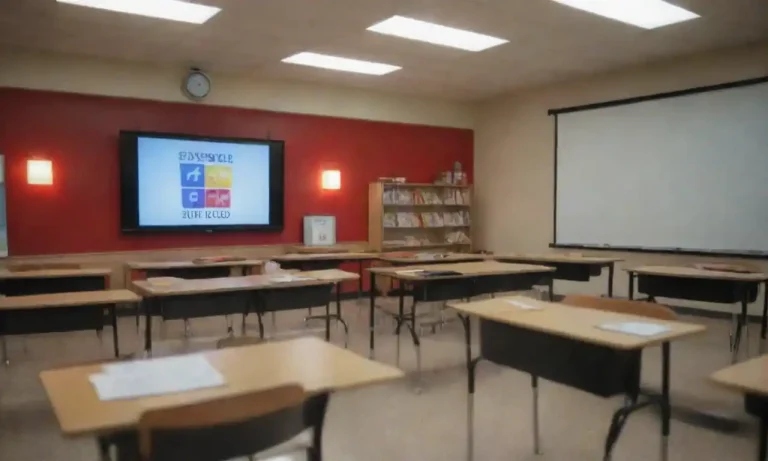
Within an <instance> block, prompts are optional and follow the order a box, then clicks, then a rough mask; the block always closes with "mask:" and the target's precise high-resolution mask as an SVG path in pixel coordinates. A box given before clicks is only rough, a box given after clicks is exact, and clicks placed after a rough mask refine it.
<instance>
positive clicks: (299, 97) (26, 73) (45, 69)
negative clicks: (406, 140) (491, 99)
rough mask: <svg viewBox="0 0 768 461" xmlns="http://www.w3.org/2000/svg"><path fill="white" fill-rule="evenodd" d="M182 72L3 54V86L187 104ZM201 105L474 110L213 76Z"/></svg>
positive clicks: (383, 116) (407, 116) (387, 117)
mask: <svg viewBox="0 0 768 461" xmlns="http://www.w3.org/2000/svg"><path fill="white" fill-rule="evenodd" d="M185 73H186V70H185V69H184V68H178V67H157V66H149V65H141V64H134V63H128V62H123V61H110V60H106V59H96V58H88V57H82V56H74V55H62V54H49V53H36V52H28V51H19V50H10V49H3V48H0V87H14V88H31V89H37V90H54V91H64V92H72V93H83V94H98V95H105V96H120V97H128V98H140V99H153V100H158V101H173V102H187V103H190V104H199V103H192V102H190V101H189V100H188V99H186V98H185V97H184V96H183V95H182V93H181V81H182V78H183V77H184V75H185ZM211 79H212V81H213V87H212V90H211V94H210V96H209V97H208V98H206V100H205V102H204V104H211V105H217V106H231V107H244V108H250V109H264V110H271V111H276V112H291V113H299V114H313V115H330V116H335V117H344V118H356V119H364V120H376V121H385V122H398V123H413V124H421V125H433V126H445V127H454V128H471V127H472V125H473V121H474V111H473V108H474V107H473V106H472V105H470V104H466V103H459V102H452V101H442V100H437V99H429V98H418V97H412V96H401V95H393V94H387V93H378V92H375V91H366V90H360V89H350V88H340V87H334V86H327V85H315V84H306V83H292V82H277V81H265V80H258V79H256V78H247V77H235V76H230V75H218V74H215V73H212V74H211Z"/></svg>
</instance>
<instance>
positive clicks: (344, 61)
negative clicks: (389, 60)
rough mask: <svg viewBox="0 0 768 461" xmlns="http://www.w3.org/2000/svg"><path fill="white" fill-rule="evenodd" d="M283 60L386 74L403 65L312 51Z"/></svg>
mask: <svg viewBox="0 0 768 461" xmlns="http://www.w3.org/2000/svg"><path fill="white" fill-rule="evenodd" d="M283 62H287V63H289V64H299V65H302V66H311V67H319V68H321V69H330V70H340V71H343V72H356V73H358V74H368V75H385V74H388V73H390V72H394V71H396V70H400V69H401V67H398V66H393V65H390V64H382V63H379V62H371V61H361V60H359V59H350V58H342V57H339V56H331V55H328V54H319V53H310V52H303V53H298V54H294V55H293V56H289V57H287V58H285V59H283Z"/></svg>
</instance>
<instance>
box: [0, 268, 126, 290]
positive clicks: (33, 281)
mask: <svg viewBox="0 0 768 461" xmlns="http://www.w3.org/2000/svg"><path fill="white" fill-rule="evenodd" d="M110 275H112V270H111V269H104V268H83V269H43V270H30V271H9V270H8V269H0V293H2V294H4V295H6V296H22V295H36V294H45V293H68V292H73V291H94V290H104V289H106V288H107V285H108V282H107V280H108V279H109V276H110Z"/></svg>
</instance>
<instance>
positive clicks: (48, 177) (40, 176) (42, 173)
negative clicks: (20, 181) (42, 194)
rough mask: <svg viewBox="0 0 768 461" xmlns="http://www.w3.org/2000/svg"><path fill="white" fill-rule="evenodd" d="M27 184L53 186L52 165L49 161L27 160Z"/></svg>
mask: <svg viewBox="0 0 768 461" xmlns="http://www.w3.org/2000/svg"><path fill="white" fill-rule="evenodd" d="M27 184H34V185H40V186H50V185H52V184H53V164H52V163H51V161H50V160H27Z"/></svg>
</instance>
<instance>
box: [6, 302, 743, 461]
mask: <svg viewBox="0 0 768 461" xmlns="http://www.w3.org/2000/svg"><path fill="white" fill-rule="evenodd" d="M344 312H345V318H346V319H347V320H348V321H349V323H350V329H351V337H350V348H351V349H352V350H354V351H356V352H358V353H360V354H362V355H364V356H367V353H368V350H367V348H368V336H367V308H361V307H358V305H356V304H355V303H353V302H348V303H346V304H345V307H344ZM303 314H304V313H303V312H294V313H281V314H278V316H277V327H278V330H280V331H285V330H289V329H293V328H298V327H301V326H302V318H303ZM689 320H692V321H697V322H700V323H704V324H706V325H707V326H708V327H709V331H708V332H707V333H706V334H705V335H702V336H699V337H696V338H691V339H689V340H687V341H684V342H682V343H679V344H676V345H674V346H673V348H672V359H673V362H672V389H673V393H674V397H675V398H676V399H677V400H676V401H677V402H682V401H695V402H699V403H702V402H703V403H704V404H705V405H706V406H707V407H708V408H711V409H715V410H717V411H719V412H721V413H726V414H731V415H733V416H735V417H737V418H740V419H742V420H743V421H744V422H745V430H744V431H742V432H740V433H738V434H730V435H729V434H723V433H717V432H713V431H710V430H705V429H701V428H697V427H693V426H689V425H686V424H684V423H682V422H677V421H673V425H672V438H671V442H670V447H671V452H670V454H671V456H670V461H675V460H680V461H682V460H686V461H687V460H692V461H693V460H696V461H710V460H711V461H726V460H751V459H754V458H755V444H756V438H755V437H756V435H755V427H756V424H755V423H754V422H753V421H752V420H750V419H749V418H748V417H747V416H746V415H744V414H743V412H742V405H741V400H740V399H739V397H738V396H735V395H731V394H729V393H727V392H724V391H722V390H720V389H718V388H715V387H713V386H712V385H710V384H709V383H708V382H707V376H708V375H709V374H710V373H711V372H712V371H714V370H716V369H718V368H721V367H723V366H725V365H727V364H728V361H729V356H728V334H727V330H728V325H727V322H725V321H717V320H707V319H701V318H690V319H689ZM249 326H250V329H251V331H252V332H255V331H257V330H256V328H255V325H251V324H250V323H249ZM267 327H268V330H269V329H271V324H270V321H269V317H267ZM390 327H391V325H390V324H389V323H388V322H382V323H381V324H380V327H379V334H378V335H377V337H376V339H377V354H376V358H377V359H378V360H381V361H383V362H387V363H395V349H396V348H395V339H394V336H393V335H392V334H391V328H390ZM167 330H168V331H167V338H180V337H181V334H182V330H183V329H182V325H181V322H173V323H171V324H170V325H169V326H168V329H167ZM155 331H158V330H157V329H155ZM192 331H193V334H194V338H195V339H194V341H192V342H190V343H189V344H187V345H186V346H185V345H183V344H182V343H180V342H178V341H176V342H168V341H166V342H164V343H162V344H159V345H158V346H157V349H156V350H158V351H163V352H164V353H169V352H172V351H174V350H182V348H184V347H186V348H188V349H204V348H210V347H211V346H212V341H210V340H202V339H201V338H205V337H214V336H216V335H222V334H223V333H224V331H225V321H224V319H223V318H220V319H208V320H197V321H193V322H192ZM334 334H335V340H336V342H337V343H341V342H342V341H341V330H340V329H339V330H335V331H334ZM756 336H757V328H756V327H754V326H753V338H752V340H753V341H752V343H753V344H752V347H751V350H752V352H753V353H754V352H755V351H756V350H757V346H756V339H757V338H756ZM110 339H111V334H110V333H109V331H107V332H105V335H104V341H103V343H102V342H100V341H99V340H98V338H97V337H96V335H95V334H94V333H88V332H85V333H67V334H51V335H38V336H30V337H27V338H25V339H22V338H11V339H10V341H9V343H10V354H11V360H12V363H11V366H10V367H8V368H0V460H2V461H47V460H51V461H85V460H92V459H93V460H95V459H97V456H96V449H95V443H94V441H93V440H91V439H76V440H68V439H64V438H62V437H61V435H60V434H59V432H58V429H57V425H56V421H55V417H54V416H53V414H52V412H51V410H50V407H49V406H48V403H47V400H46V397H45V394H44V392H43V389H42V386H41V385H40V381H39V379H38V376H37V375H38V373H39V371H41V370H43V369H45V368H50V367H53V366H60V365H66V364H71V363H77V362H83V361H90V360H96V359H99V358H107V357H109V356H110V354H111V347H112V346H111V341H110ZM401 341H402V343H401V344H402V348H401V355H402V357H401V362H400V366H401V367H403V368H404V369H406V370H408V371H413V370H414V369H415V357H414V353H413V348H412V347H411V344H410V340H409V339H408V338H407V337H406V336H405V335H403V337H402V340H401ZM120 343H121V344H120V345H121V348H122V349H123V351H126V352H128V351H133V350H136V349H137V344H138V341H137V335H136V328H135V324H134V322H133V319H130V318H126V319H121V321H120ZM422 354H423V365H424V367H425V368H426V369H427V370H428V371H427V373H425V375H424V376H423V384H424V389H423V392H421V393H416V392H414V380H413V379H412V378H413V377H412V376H411V378H410V379H408V380H404V381H400V382H396V383H391V384H387V385H381V386H377V387H372V388H364V389H358V390H354V391H345V392H339V393H337V394H336V395H334V396H333V398H332V400H331V404H330V407H329V413H328V419H327V425H326V434H325V438H324V441H325V449H324V453H325V459H327V460H331V461H352V460H358V461H393V460H398V461H399V460H402V461H450V460H460V459H461V460H463V459H464V456H465V432H466V423H465V421H466V374H465V371H464V369H463V365H464V355H463V334H462V331H461V327H460V326H459V325H458V324H456V323H454V324H452V325H449V326H447V327H445V328H444V329H443V330H441V331H439V332H438V333H437V334H434V335H427V336H425V337H424V340H423V346H422ZM659 356H660V351H659V350H658V349H652V350H648V351H647V353H646V354H645V359H644V360H645V363H644V366H643V372H644V376H643V379H644V381H645V382H647V383H648V384H649V385H656V384H657V383H658V376H659V368H660V361H659ZM529 382H530V381H529V378H528V376H526V375H523V374H521V373H517V372H514V371H510V370H506V369H501V368H498V367H495V366H493V365H488V364H482V365H481V366H480V367H479V372H478V384H477V385H478V390H477V398H476V407H475V415H476V416H475V421H476V425H475V430H476V444H475V447H476V451H475V459H476V460H478V461H495V460H500V461H501V460H505V461H506V460H519V461H525V460H534V459H536V460H540V461H554V460H569V461H570V460H599V459H601V448H602V446H603V440H604V437H605V434H606V430H607V428H608V424H609V422H610V417H611V414H612V411H613V410H615V409H616V408H617V406H618V405H619V404H620V401H619V400H618V399H612V400H603V399H599V398H596V397H593V396H590V395H587V394H584V393H581V392H578V391H574V390H571V389H568V388H565V387H562V386H560V385H556V384H552V383H547V382H543V383H542V384H541V390H540V395H541V401H540V411H541V425H542V426H541V427H542V434H541V435H542V441H543V452H544V453H543V455H541V456H535V455H533V453H532V442H531V437H532V436H531V426H530V421H531V392H530V387H529ZM674 402H675V400H673V403H674ZM658 442H659V424H658V418H657V417H656V414H655V413H654V412H653V411H652V410H645V411H643V412H641V413H638V414H636V415H634V416H633V417H632V418H631V419H630V421H629V423H628V424H627V427H626V428H625V431H624V434H623V435H622V438H621V440H620V441H619V444H618V446H617V449H616V450H615V454H614V461H647V460H653V459H657V455H658V446H659V444H658Z"/></svg>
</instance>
